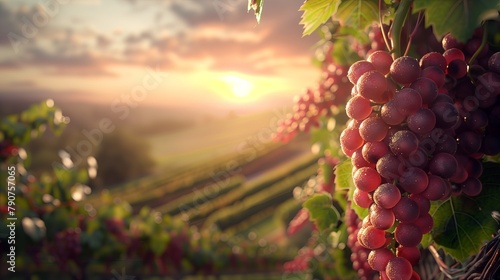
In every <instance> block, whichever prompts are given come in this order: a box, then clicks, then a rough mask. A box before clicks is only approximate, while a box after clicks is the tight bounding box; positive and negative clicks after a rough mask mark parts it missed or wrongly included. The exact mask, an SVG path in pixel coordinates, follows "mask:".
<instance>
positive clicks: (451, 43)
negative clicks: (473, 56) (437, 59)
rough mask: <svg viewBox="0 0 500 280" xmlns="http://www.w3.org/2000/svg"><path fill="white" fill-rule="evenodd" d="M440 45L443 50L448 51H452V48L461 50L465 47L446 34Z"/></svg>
mask: <svg viewBox="0 0 500 280" xmlns="http://www.w3.org/2000/svg"><path fill="white" fill-rule="evenodd" d="M442 44H443V49H445V50H449V49H453V48H456V49H462V48H464V47H465V46H464V44H463V43H461V42H459V41H458V40H457V39H456V38H455V37H453V36H452V35H451V34H450V33H448V34H446V35H445V36H444V37H443V41H442Z"/></svg>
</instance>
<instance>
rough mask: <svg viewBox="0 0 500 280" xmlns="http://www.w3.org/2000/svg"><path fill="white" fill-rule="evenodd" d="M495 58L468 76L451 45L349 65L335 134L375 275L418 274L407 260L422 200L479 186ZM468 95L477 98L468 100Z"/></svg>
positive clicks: (424, 226) (495, 90) (488, 148)
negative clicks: (348, 89) (344, 119)
mask: <svg viewBox="0 0 500 280" xmlns="http://www.w3.org/2000/svg"><path fill="white" fill-rule="evenodd" d="M445 49H446V47H445ZM497 56H498V55H497V54H495V55H493V56H491V58H490V59H489V61H488V65H489V66H488V67H489V68H488V69H489V70H490V71H492V72H486V71H484V72H483V73H480V74H479V76H478V78H477V79H474V78H471V77H470V76H468V75H467V74H468V73H470V67H469V65H468V64H467V63H466V61H465V55H464V53H463V52H462V51H460V50H459V49H457V48H448V49H447V50H446V51H445V52H444V53H443V54H441V53H438V52H430V53H427V54H425V55H424V56H423V57H422V58H421V59H420V60H418V59H416V58H412V57H409V56H403V57H399V58H397V59H395V60H393V58H392V57H391V55H390V54H389V53H387V52H384V51H375V52H373V53H372V54H370V55H369V56H368V58H367V60H362V61H358V62H356V63H354V64H353V65H352V66H351V67H350V69H349V71H348V78H349V80H350V81H351V83H353V84H354V85H355V86H354V87H353V90H352V93H351V94H352V98H351V99H350V100H349V101H348V103H347V105H346V113H347V115H348V116H349V118H350V119H351V120H350V121H349V123H348V125H347V127H346V129H345V130H344V131H343V132H342V134H341V137H340V142H341V147H342V150H343V151H344V153H345V154H346V155H347V156H349V157H351V159H352V163H353V181H354V184H355V186H356V189H355V191H354V194H353V200H354V202H355V203H356V204H357V205H359V206H360V207H363V208H368V209H369V215H368V216H367V217H366V218H365V219H364V220H363V223H362V226H361V228H360V229H359V231H358V233H357V241H358V242H359V244H361V245H362V246H363V247H365V248H367V249H370V250H371V252H370V254H369V256H368V263H369V264H370V267H371V268H372V269H373V270H376V271H379V272H380V276H381V278H382V279H419V276H418V274H417V273H416V272H414V271H413V268H412V267H413V266H414V265H416V264H417V263H418V262H419V259H420V251H419V248H418V245H419V244H420V241H421V240H422V236H423V234H425V233H428V232H430V230H431V229H432V227H433V219H432V216H431V215H430V214H429V213H428V212H429V209H430V201H433V200H445V199H447V198H449V197H450V196H452V195H460V194H462V193H463V194H465V195H468V196H476V195H478V194H479V193H480V192H481V190H482V185H481V182H480V181H479V179H478V178H479V176H480V175H481V173H482V165H481V162H480V161H479V159H480V158H481V157H482V156H483V154H485V153H487V154H490V155H495V154H498V150H496V149H497V146H495V145H499V144H498V134H495V133H498V131H497V130H498V128H489V127H491V125H488V122H490V121H492V122H495V121H496V122H498V116H499V114H498V111H499V109H496V108H497V107H498V101H497V95H498V94H499V92H500V86H499V85H500V78H499V76H498V75H497V74H496V73H494V71H496V70H495V69H496V68H495V65H497V66H496V67H498V58H497ZM490 65H491V66H490ZM484 81H488V82H484ZM471 96H472V97H474V96H475V97H476V98H477V99H478V100H480V99H479V97H480V96H481V97H485V96H487V98H482V100H480V101H479V102H478V103H477V104H476V105H477V106H468V102H469V101H470V99H471ZM487 135H493V136H487Z"/></svg>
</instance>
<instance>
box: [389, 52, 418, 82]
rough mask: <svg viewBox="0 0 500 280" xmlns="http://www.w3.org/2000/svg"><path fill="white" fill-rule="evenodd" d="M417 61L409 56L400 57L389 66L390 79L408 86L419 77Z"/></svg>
mask: <svg viewBox="0 0 500 280" xmlns="http://www.w3.org/2000/svg"><path fill="white" fill-rule="evenodd" d="M420 72H421V70H420V65H419V63H418V60H417V59H416V58H413V57H409V56H402V57H399V58H397V59H396V60H394V62H393V63H392V64H391V68H390V74H391V77H392V78H393V79H394V81H396V82H397V83H399V84H402V85H409V84H411V83H412V82H414V81H415V80H416V79H417V78H418V77H419V76H420Z"/></svg>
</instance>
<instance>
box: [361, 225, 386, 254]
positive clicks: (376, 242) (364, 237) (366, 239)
mask: <svg viewBox="0 0 500 280" xmlns="http://www.w3.org/2000/svg"><path fill="white" fill-rule="evenodd" d="M358 241H359V243H361V245H363V246H364V247H365V248H368V249H371V250H374V249H378V248H381V247H382V246H384V244H385V241H386V238H385V231H384V230H381V229H378V228H375V227H374V226H368V227H366V228H362V229H361V230H360V231H359V232H358Z"/></svg>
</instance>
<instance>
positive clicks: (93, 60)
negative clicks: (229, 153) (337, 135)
mask: <svg viewBox="0 0 500 280" xmlns="http://www.w3.org/2000/svg"><path fill="white" fill-rule="evenodd" d="M302 2H303V1H302V0H268V1H266V2H265V5H264V9H263V14H262V20H261V23H260V24H258V23H257V22H256V20H255V16H254V15H253V12H249V13H248V12H247V0H0V95H6V96H7V95H11V96H12V95H14V96H20V97H21V96H23V95H30V96H36V95H43V96H51V97H53V98H54V100H55V101H56V103H57V100H58V99H69V100H77V101H88V102H97V103H105V104H106V103H107V104H109V105H110V106H113V105H116V104H117V103H120V104H123V103H126V104H128V105H130V106H137V105H138V104H139V103H144V104H149V105H157V106H166V107H175V108H204V109H212V110H222V109H224V110H226V109H227V110H234V109H236V110H238V109H242V110H243V109H245V108H246V109H249V110H256V109H258V108H263V107H269V106H275V105H279V104H288V103H289V104H292V98H293V96H294V95H296V94H300V93H302V92H304V90H305V89H306V88H307V87H309V86H312V85H313V84H314V82H315V81H316V80H317V78H318V77H319V76H318V70H316V69H315V68H314V67H313V66H312V64H311V57H312V54H313V52H314V50H313V48H312V46H313V44H314V43H315V42H316V41H317V38H316V37H314V36H306V37H302V27H301V26H300V25H299V21H300V16H301V13H300V12H299V11H298V9H299V7H300V5H301V4H302Z"/></svg>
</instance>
